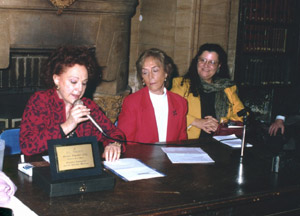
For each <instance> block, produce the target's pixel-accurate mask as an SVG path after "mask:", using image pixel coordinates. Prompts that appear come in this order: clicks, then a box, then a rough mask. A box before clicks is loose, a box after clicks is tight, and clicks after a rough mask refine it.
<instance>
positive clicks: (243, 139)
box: [240, 113, 247, 163]
mask: <svg viewBox="0 0 300 216" xmlns="http://www.w3.org/2000/svg"><path fill="white" fill-rule="evenodd" d="M243 124H244V126H243V138H242V147H241V157H240V163H242V162H243V157H244V149H245V137H246V126H247V113H245V114H244V115H243Z"/></svg>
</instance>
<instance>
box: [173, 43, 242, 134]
mask: <svg viewBox="0 0 300 216" xmlns="http://www.w3.org/2000/svg"><path fill="white" fill-rule="evenodd" d="M171 91H172V92H175V93H177V94H179V95H181V96H183V97H184V98H186V99H187V101H188V114H187V134H188V139H195V138H199V137H205V136H212V135H213V133H214V132H215V131H216V130H217V128H218V125H219V123H223V122H226V121H228V120H233V121H242V118H241V117H239V116H238V115H237V112H238V111H240V110H242V109H244V105H243V104H242V102H241V101H240V99H239V97H238V95H237V92H236V91H237V87H236V85H235V84H234V82H233V81H231V80H230V79H229V71H228V66H227V55H226V53H225V51H224V50H223V48H222V47H221V46H220V45H218V44H208V43H207V44H204V45H202V46H201V47H200V48H199V50H198V53H197V55H196V56H195V57H194V58H193V60H192V62H191V64H190V67H189V69H188V71H187V73H186V74H185V75H184V76H183V77H177V78H174V79H173V85H172V89H171Z"/></svg>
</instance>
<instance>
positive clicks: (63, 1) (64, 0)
mask: <svg viewBox="0 0 300 216" xmlns="http://www.w3.org/2000/svg"><path fill="white" fill-rule="evenodd" d="M75 1H76V0H50V2H51V3H52V4H53V5H54V6H55V7H57V8H58V14H61V13H62V11H63V9H64V8H66V7H69V6H70V5H72V4H73V3H74V2H75Z"/></svg>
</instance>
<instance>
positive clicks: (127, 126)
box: [118, 87, 187, 144]
mask: <svg viewBox="0 0 300 216" xmlns="http://www.w3.org/2000/svg"><path fill="white" fill-rule="evenodd" d="M167 97H168V105H169V114H168V128H167V141H176V140H186V139H187V133H186V113H187V101H186V100H185V99H184V98H183V97H181V96H179V95H177V94H175V93H173V92H169V91H167ZM118 127H119V128H120V129H121V130H122V131H123V132H124V133H125V135H126V139H127V141H129V142H128V143H129V144H130V141H135V142H145V143H154V142H158V130H157V125H156V120H155V114H154V108H153V106H152V102H151V99H150V95H149V90H148V87H144V88H143V89H141V90H139V91H137V92H136V93H134V94H131V95H128V96H127V97H126V98H125V99H124V102H123V105H122V110H121V113H120V115H119V118H118Z"/></svg>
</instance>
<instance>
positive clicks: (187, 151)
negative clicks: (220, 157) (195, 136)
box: [161, 147, 214, 163]
mask: <svg viewBox="0 0 300 216" xmlns="http://www.w3.org/2000/svg"><path fill="white" fill-rule="evenodd" d="M161 149H162V150H163V152H165V153H166V154H167V156H168V158H169V159H170V161H171V162H172V163H214V160H213V159H211V157H209V155H208V154H207V153H206V152H204V151H203V150H202V149H201V148H199V147H195V148H194V147H162V148H161Z"/></svg>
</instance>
